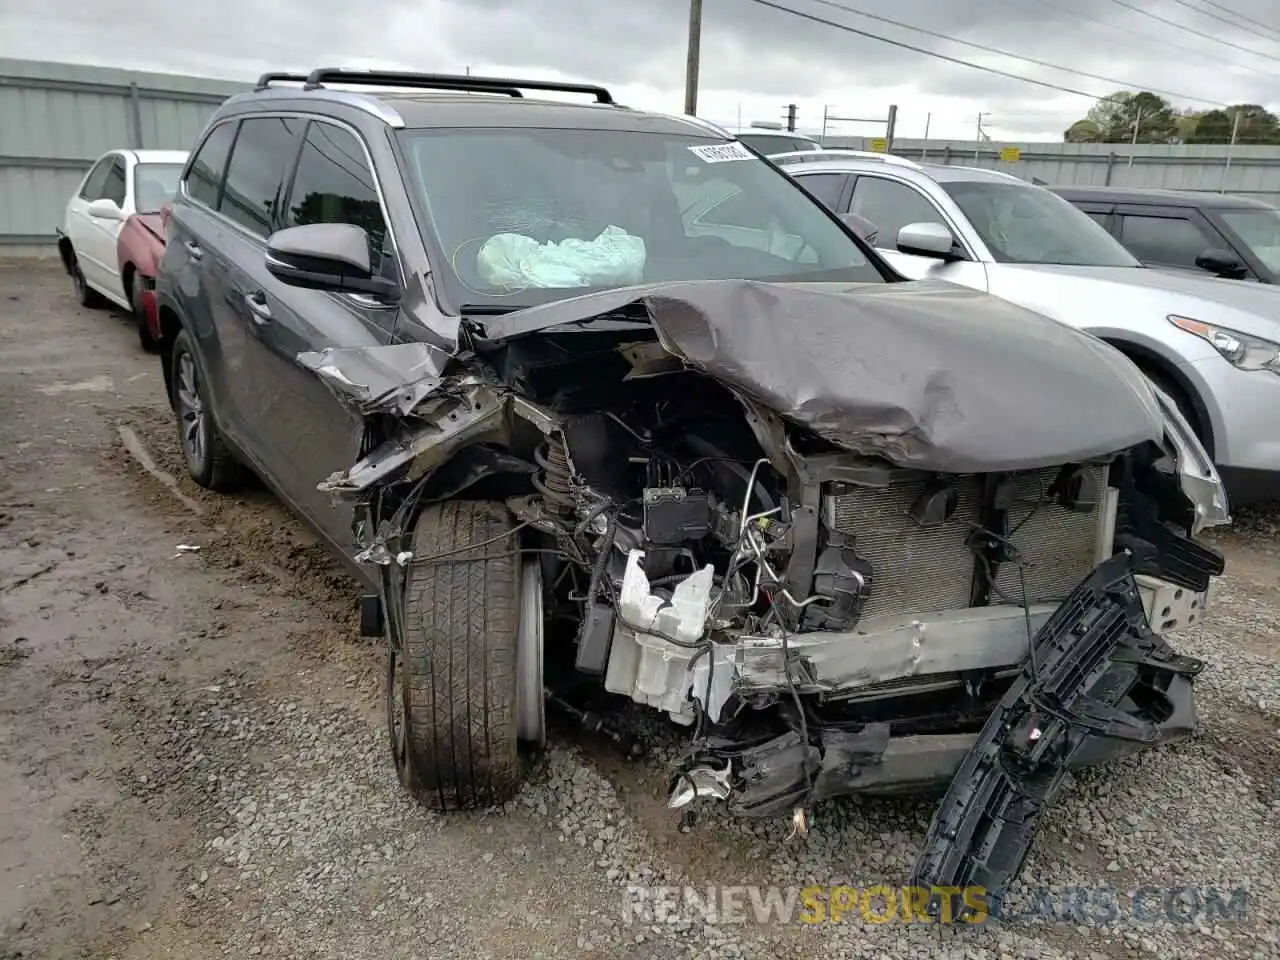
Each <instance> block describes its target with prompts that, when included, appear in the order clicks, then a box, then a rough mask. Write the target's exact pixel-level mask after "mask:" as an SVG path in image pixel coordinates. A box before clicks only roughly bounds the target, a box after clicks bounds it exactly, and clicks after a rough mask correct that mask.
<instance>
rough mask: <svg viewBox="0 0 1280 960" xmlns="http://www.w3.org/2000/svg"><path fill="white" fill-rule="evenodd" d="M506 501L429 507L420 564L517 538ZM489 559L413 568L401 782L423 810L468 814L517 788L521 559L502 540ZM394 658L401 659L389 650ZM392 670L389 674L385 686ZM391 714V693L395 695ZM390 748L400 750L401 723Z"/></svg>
mask: <svg viewBox="0 0 1280 960" xmlns="http://www.w3.org/2000/svg"><path fill="white" fill-rule="evenodd" d="M513 526H514V522H513V520H512V517H511V514H510V513H508V512H507V509H506V507H504V506H503V505H502V504H500V503H489V502H486V501H475V500H454V501H448V502H445V503H438V504H432V505H430V506H428V507H426V508H425V509H424V510H423V511H422V512H421V513H420V514H419V515H418V519H417V521H416V523H415V524H414V530H413V552H414V555H415V556H420V557H428V556H433V555H436V554H442V553H447V552H449V551H454V550H458V549H459V548H461V547H465V546H467V545H468V544H475V543H481V542H483V541H488V540H492V539H493V538H495V537H501V536H502V535H503V534H507V533H510V532H511V531H512V529H513ZM478 552H479V554H480V555H481V556H484V557H485V559H476V560H468V559H466V557H467V554H466V553H461V554H460V557H461V558H462V560H461V562H457V563H449V564H422V565H412V564H411V565H410V567H409V575H408V579H407V582H406V584H405V591H404V606H403V614H404V615H403V618H402V620H401V623H402V625H403V626H402V633H403V636H402V638H401V639H402V644H403V646H402V648H401V649H400V651H398V653H399V657H400V664H401V667H402V679H401V682H400V684H399V686H400V690H401V698H402V706H403V710H402V714H401V717H402V723H403V740H402V748H403V750H402V753H403V756H402V762H399V761H398V762H397V767H398V768H399V774H400V778H401V782H402V783H403V784H404V786H405V787H406V788H408V789H409V790H410V791H411V792H412V793H413V794H414V796H415V797H417V799H418V800H419V801H420V802H421V803H423V804H424V805H426V806H429V807H432V808H434V809H437V810H466V809H474V808H477V807H486V806H492V805H495V804H500V803H504V802H506V801H508V800H510V799H511V798H512V797H514V796H515V793H516V791H517V789H519V786H520V780H521V776H520V758H519V755H518V752H517V743H516V741H517V728H516V636H517V631H518V628H519V623H518V620H519V609H520V603H519V598H520V559H519V556H520V555H519V554H517V553H514V552H513V551H512V550H511V545H510V544H509V543H505V542H503V541H501V540H499V541H497V542H495V543H492V544H490V545H489V546H487V547H483V548H479V549H478ZM391 656H392V657H393V658H394V657H396V656H397V651H396V650H394V649H393V650H392V651H391ZM393 672H394V671H393V670H390V669H389V670H388V680H389V681H390V680H391V679H392V677H391V674H392V673H393ZM388 693H389V699H388V706H389V708H391V707H393V706H394V704H393V703H392V701H393V700H394V699H395V694H394V691H391V690H390V689H389V690H388ZM388 719H389V721H390V722H391V725H392V727H393V731H392V738H393V749H394V748H395V731H394V721H391V717H390V714H389V716H388Z"/></svg>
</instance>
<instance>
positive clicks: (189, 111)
mask: <svg viewBox="0 0 1280 960" xmlns="http://www.w3.org/2000/svg"><path fill="white" fill-rule="evenodd" d="M247 88H248V84H239V83H229V82H225V81H221V80H209V79H205V78H202V77H183V76H175V75H170V74H159V73H144V72H140V71H133V70H116V69H111V68H105V67H86V66H79V65H76V64H65V63H46V62H42V61H35V60H12V59H5V58H0V256H5V255H16V254H19V253H22V254H29V253H30V252H31V251H32V250H33V249H39V248H41V247H44V248H45V252H49V253H52V252H53V246H52V244H53V241H54V231H55V230H56V228H57V227H58V226H59V225H60V224H61V221H62V212H63V209H64V208H65V207H66V204H67V200H68V198H69V197H70V196H71V193H72V191H73V190H74V189H75V187H76V185H77V184H78V183H79V181H80V178H81V177H82V176H83V175H84V172H85V171H86V170H87V169H88V168H89V166H90V164H92V163H93V161H94V159H96V158H97V157H98V156H100V155H101V154H103V153H104V152H106V151H107V150H111V149H116V148H119V147H135V148H144V149H147V148H149V149H167V150H175V149H176V150H186V149H189V148H190V146H191V144H192V143H193V142H194V141H195V138H196V136H197V135H198V134H199V133H200V130H201V129H202V128H203V127H204V124H205V122H206V121H207V120H208V118H209V115H210V114H212V113H213V111H214V109H215V108H216V107H217V106H218V104H220V103H221V102H222V101H223V100H225V99H226V98H227V97H229V96H231V95H233V94H235V93H239V92H242V91H243V90H245V89H247Z"/></svg>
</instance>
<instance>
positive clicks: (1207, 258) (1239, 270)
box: [1196, 249, 1249, 280]
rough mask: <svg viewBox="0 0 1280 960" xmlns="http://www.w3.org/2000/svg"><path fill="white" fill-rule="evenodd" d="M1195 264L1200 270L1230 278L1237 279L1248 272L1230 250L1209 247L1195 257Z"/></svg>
mask: <svg viewBox="0 0 1280 960" xmlns="http://www.w3.org/2000/svg"><path fill="white" fill-rule="evenodd" d="M1196 266H1197V267H1199V268H1200V269H1201V270H1207V271H1208V272H1209V273H1212V274H1215V275H1216V276H1219V277H1225V278H1227V279H1230V280H1239V279H1241V278H1242V277H1244V276H1245V275H1246V274H1248V272H1249V271H1248V270H1247V269H1246V268H1245V265H1244V264H1243V263H1241V262H1240V258H1239V257H1237V256H1236V255H1235V254H1234V253H1232V252H1231V251H1230V250H1219V249H1209V250H1206V251H1205V252H1204V253H1202V254H1200V256H1198V257H1196Z"/></svg>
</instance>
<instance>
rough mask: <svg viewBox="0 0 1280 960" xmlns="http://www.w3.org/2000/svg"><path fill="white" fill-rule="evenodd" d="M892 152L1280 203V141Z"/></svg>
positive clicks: (863, 144)
mask: <svg viewBox="0 0 1280 960" xmlns="http://www.w3.org/2000/svg"><path fill="white" fill-rule="evenodd" d="M872 139H873V138H870V137H867V138H864V137H828V138H827V146H829V147H836V146H840V147H849V148H853V149H855V150H869V149H871V148H872V147H873V146H874V144H873V142H872ZM1010 147H1012V148H1016V149H1017V151H1018V154H1019V157H1018V159H1017V160H1016V161H1012V162H1010V161H1007V160H1002V159H1001V151H1002V150H1005V149H1007V148H1010ZM893 152H894V153H895V154H897V155H898V156H901V157H907V158H908V159H911V160H921V159H924V160H928V161H931V162H933V163H949V164H963V165H965V166H971V167H987V168H990V169H993V170H1003V171H1006V172H1007V173H1012V174H1013V175H1014V176H1017V177H1021V178H1022V179H1024V180H1033V179H1036V180H1042V181H1044V182H1045V183H1054V184H1057V183H1062V184H1066V183H1071V184H1077V185H1080V186H1095V187H1101V186H1110V187H1147V188H1161V189H1166V190H1195V191H1204V192H1209V193H1234V194H1240V195H1243V196H1248V197H1254V198H1256V199H1258V200H1265V201H1266V202H1268V203H1274V204H1277V205H1280V146H1275V147H1258V146H1248V147H1231V146H1227V145H1225V144H1188V145H1178V146H1166V145H1163V144H1146V143H1139V144H1136V145H1130V144H1125V143H976V142H972V141H964V140H904V139H895V140H894V141H893Z"/></svg>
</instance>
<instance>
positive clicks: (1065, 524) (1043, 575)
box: [826, 466, 1106, 617]
mask: <svg viewBox="0 0 1280 960" xmlns="http://www.w3.org/2000/svg"><path fill="white" fill-rule="evenodd" d="M1096 469H1097V470H1098V471H1099V476H1100V477H1101V476H1102V471H1105V470H1106V467H1105V466H1099V467H1097V468H1096ZM1057 474H1058V468H1057V467H1054V468H1051V469H1048V470H1043V471H1032V472H1029V473H1027V474H1023V475H1021V476H1019V477H1017V478H1016V482H1017V488H1016V494H1015V496H1016V502H1015V503H1014V505H1013V507H1012V508H1011V509H1010V511H1009V525H1010V527H1013V526H1015V525H1017V524H1019V522H1022V525H1021V526H1020V527H1018V530H1017V532H1016V533H1015V534H1014V535H1013V536H1012V537H1011V538H1010V539H1011V540H1012V542H1013V543H1014V545H1015V546H1016V547H1017V548H1018V551H1019V553H1020V555H1021V556H1022V557H1023V559H1024V561H1025V562H1026V564H1027V566H1026V568H1025V571H1024V575H1025V577H1026V583H1027V599H1028V600H1029V601H1031V602H1032V603H1038V602H1045V601H1052V600H1058V599H1061V598H1062V597H1065V596H1066V595H1067V594H1068V593H1070V592H1071V589H1072V588H1073V587H1075V586H1076V584H1078V583H1079V582H1080V581H1081V580H1083V579H1084V577H1085V576H1086V574H1088V573H1089V571H1090V570H1092V569H1093V566H1094V557H1095V552H1096V548H1097V543H1098V537H1099V535H1100V531H1101V522H1100V512H1101V511H1100V509H1095V510H1094V511H1093V512H1091V513H1072V512H1070V511H1068V510H1064V509H1063V508H1062V507H1060V506H1058V505H1057V504H1056V503H1054V502H1052V501H1047V500H1046V501H1045V502H1044V503H1042V504H1041V505H1040V507H1039V508H1038V509H1037V510H1036V511H1035V512H1034V513H1031V509H1032V507H1034V506H1035V504H1036V502H1037V501H1038V500H1039V499H1040V496H1041V491H1042V490H1043V491H1045V492H1046V493H1047V491H1048V488H1049V484H1051V483H1052V482H1053V480H1054V478H1055V477H1056V476H1057ZM954 482H955V484H956V489H957V501H956V511H955V513H954V514H953V515H952V517H951V519H950V520H948V521H946V522H945V523H942V524H939V525H937V526H933V527H921V526H920V525H919V524H917V523H916V522H915V521H914V520H913V519H912V518H911V514H910V511H911V507H912V505H913V504H914V503H915V502H916V500H917V499H918V498H919V496H920V494H921V493H922V492H923V491H924V489H925V487H926V484H927V483H928V481H927V480H926V479H924V478H918V477H917V476H914V475H909V478H908V479H899V480H895V481H894V482H893V483H891V484H890V485H889V486H888V487H879V488H876V487H852V486H851V487H848V488H845V490H844V491H843V492H841V493H838V494H835V495H833V496H829V497H828V498H827V504H826V519H827V523H828V524H830V525H831V527H832V528H833V529H835V530H837V531H839V532H840V533H843V534H847V535H851V536H853V538H854V543H855V549H856V550H857V552H858V555H859V556H861V557H864V558H865V559H867V560H868V561H870V563H871V569H872V577H873V580H872V588H871V597H870V599H869V600H868V601H867V603H866V606H865V607H864V608H863V613H862V615H863V617H879V616H893V615H903V614H912V613H938V612H940V611H943V610H959V609H964V608H965V607H968V606H969V600H970V596H971V593H972V589H973V577H974V565H975V564H976V562H977V560H976V558H975V557H974V554H973V552H972V551H971V550H970V549H969V548H968V547H967V546H966V545H965V544H966V541H967V540H968V538H969V535H970V534H971V532H972V531H973V529H974V527H975V526H976V525H977V524H978V523H979V521H980V519H981V514H980V503H981V492H980V491H981V487H980V481H979V478H978V477H976V476H971V477H959V478H955V480H954ZM1028 515H1029V516H1028ZM995 585H996V588H997V589H998V590H999V591H1000V592H1001V593H1003V594H1004V595H1005V596H1006V597H1007V598H1008V602H1010V603H1014V604H1021V602H1022V590H1021V586H1020V584H1019V581H1018V569H1017V567H1016V566H1014V565H1013V564H1001V565H1000V568H999V570H998V571H997V573H996V584H995ZM991 602H992V603H1001V602H1005V601H1003V600H1002V599H1001V598H1000V597H999V596H993V597H992V598H991Z"/></svg>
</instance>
